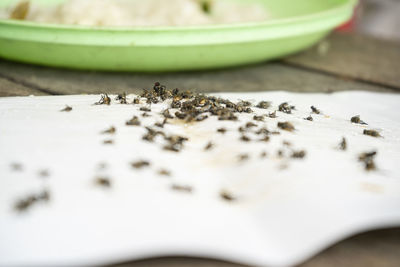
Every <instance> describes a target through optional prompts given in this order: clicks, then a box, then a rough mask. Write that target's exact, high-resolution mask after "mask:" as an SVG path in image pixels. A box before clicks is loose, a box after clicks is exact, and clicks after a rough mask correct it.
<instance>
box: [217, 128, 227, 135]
mask: <svg viewBox="0 0 400 267" xmlns="http://www.w3.org/2000/svg"><path fill="white" fill-rule="evenodd" d="M217 132H219V133H221V134H224V133H226V129H225V128H219V129H217Z"/></svg>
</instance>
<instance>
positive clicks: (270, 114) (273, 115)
mask: <svg viewBox="0 0 400 267" xmlns="http://www.w3.org/2000/svg"><path fill="white" fill-rule="evenodd" d="M268 117H269V118H271V119H275V118H276V111H274V112H272V113H269V114H268Z"/></svg>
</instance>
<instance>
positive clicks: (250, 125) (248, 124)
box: [246, 121, 258, 129]
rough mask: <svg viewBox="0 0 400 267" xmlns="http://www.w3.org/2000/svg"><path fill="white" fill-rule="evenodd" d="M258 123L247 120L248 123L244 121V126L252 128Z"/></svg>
mask: <svg viewBox="0 0 400 267" xmlns="http://www.w3.org/2000/svg"><path fill="white" fill-rule="evenodd" d="M257 126H258V125H257V124H255V123H254V122H251V121H250V122H248V123H246V128H247V129H248V128H253V127H257Z"/></svg>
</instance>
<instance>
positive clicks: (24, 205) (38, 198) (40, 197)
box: [14, 190, 50, 212]
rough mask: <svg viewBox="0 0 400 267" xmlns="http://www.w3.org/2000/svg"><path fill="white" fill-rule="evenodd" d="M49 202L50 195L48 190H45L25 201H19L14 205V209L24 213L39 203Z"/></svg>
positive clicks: (28, 197)
mask: <svg viewBox="0 0 400 267" xmlns="http://www.w3.org/2000/svg"><path fill="white" fill-rule="evenodd" d="M49 200H50V193H49V192H48V191H47V190H43V191H42V192H41V193H39V194H32V195H29V196H27V197H25V198H24V199H20V200H18V201H17V202H16V203H15V205H14V209H15V210H16V211H18V212H23V211H25V210H27V209H28V208H30V207H31V206H32V205H33V204H35V203H37V202H47V201H49Z"/></svg>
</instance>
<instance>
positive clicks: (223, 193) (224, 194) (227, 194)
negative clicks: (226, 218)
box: [219, 190, 236, 201]
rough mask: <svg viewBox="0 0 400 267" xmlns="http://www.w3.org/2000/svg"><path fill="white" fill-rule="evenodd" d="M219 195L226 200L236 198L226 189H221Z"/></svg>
mask: <svg viewBox="0 0 400 267" xmlns="http://www.w3.org/2000/svg"><path fill="white" fill-rule="evenodd" d="M219 196H220V197H221V198H222V199H223V200H226V201H235V200H236V198H235V197H234V196H233V195H232V193H230V192H228V191H226V190H222V191H221V192H220V193H219Z"/></svg>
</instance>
